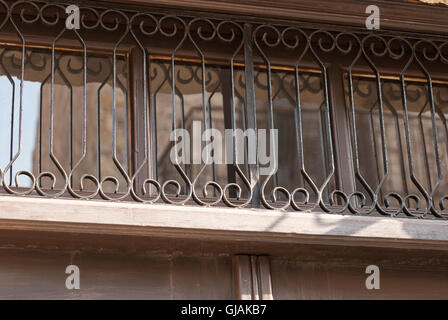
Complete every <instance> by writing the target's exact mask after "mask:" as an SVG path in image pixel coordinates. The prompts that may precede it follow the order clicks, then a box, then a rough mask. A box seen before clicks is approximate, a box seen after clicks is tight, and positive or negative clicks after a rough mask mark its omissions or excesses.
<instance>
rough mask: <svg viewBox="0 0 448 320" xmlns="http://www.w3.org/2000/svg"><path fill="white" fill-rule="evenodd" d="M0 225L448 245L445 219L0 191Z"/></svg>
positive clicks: (275, 239) (343, 242) (358, 243)
mask: <svg viewBox="0 0 448 320" xmlns="http://www.w3.org/2000/svg"><path fill="white" fill-rule="evenodd" d="M0 230H33V231H57V232H71V233H90V234H92V233H93V234H112V235H133V236H157V237H165V238H177V239H209V240H225V241H227V240H229V241H256V242H264V243H278V244H280V243H284V244H285V243H314V244H329V243H331V244H332V245H349V246H369V247H389V248H414V249H416V248H419V249H436V250H448V246H447V244H448V221H447V220H437V219H427V220H425V219H409V218H390V217H365V216H354V215H331V214H324V213H319V212H283V211H275V210H266V209H234V208H223V207H214V208H207V207H200V206H176V205H165V204H156V205H146V204H139V203H125V202H112V201H83V200H68V199H47V198H27V197H13V196H1V197H0Z"/></svg>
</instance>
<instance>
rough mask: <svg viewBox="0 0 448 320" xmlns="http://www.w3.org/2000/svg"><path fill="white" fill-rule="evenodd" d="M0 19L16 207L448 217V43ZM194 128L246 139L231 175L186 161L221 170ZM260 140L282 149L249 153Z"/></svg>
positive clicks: (214, 20) (260, 27)
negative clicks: (49, 200)
mask: <svg viewBox="0 0 448 320" xmlns="http://www.w3.org/2000/svg"><path fill="white" fill-rule="evenodd" d="M70 4H77V5H78V6H79V8H80V28H79V29H68V28H67V26H66V24H65V22H66V18H67V13H66V11H65V10H66V7H67V6H68V5H70ZM0 7H1V13H0V36H1V37H2V38H1V39H2V40H1V48H0V50H1V53H0V67H1V68H0V69H1V70H0V96H1V97H2V98H1V99H2V103H1V104H0V150H1V157H0V178H1V186H2V188H1V193H2V194H13V195H22V196H26V195H30V196H32V195H35V196H44V197H54V198H56V197H73V198H78V199H106V200H115V201H120V200H122V201H138V202H143V203H156V202H160V203H170V204H186V203H189V202H195V203H197V204H199V205H205V206H220V205H226V206H229V207H254V208H259V207H265V208H270V209H286V210H298V211H307V210H323V211H325V212H330V213H346V212H347V213H348V212H351V213H356V214H383V215H390V216H396V215H400V216H413V217H425V216H428V217H437V218H446V217H447V212H448V211H447V209H446V203H447V201H448V195H447V191H448V158H447V155H448V139H447V137H448V128H447V123H446V116H447V113H448V82H447V81H448V68H447V64H448V40H447V39H445V38H441V37H435V36H418V35H408V34H404V33H397V32H396V33H390V32H370V31H367V30H362V29H356V28H351V29H350V28H345V29H342V28H340V27H334V26H326V27H322V26H319V27H316V26H313V25H310V24H303V23H299V22H286V21H270V20H269V21H267V20H265V21H263V20H261V19H260V20H257V19H254V18H250V19H249V18H248V19H246V20H245V19H243V18H241V17H230V16H224V15H214V14H210V15H204V14H200V15H199V14H198V15H196V14H194V13H185V12H184V13H179V14H177V13H176V14H173V13H172V12H170V13H168V12H163V10H156V9H151V8H139V7H132V6H125V5H114V6H113V8H112V7H111V5H106V4H101V3H100V2H97V1H95V2H93V1H91V2H80V3H76V2H75V1H73V3H63V2H59V1H57V2H42V1H1V0H0ZM195 121H199V124H200V127H199V132H200V133H202V132H204V131H205V130H206V129H215V130H217V131H218V132H219V133H221V134H222V136H224V132H225V131H226V130H228V131H230V133H231V136H230V140H228V141H226V142H230V144H227V145H226V148H227V149H226V151H227V153H226V155H229V154H230V156H229V157H227V158H226V160H228V161H227V162H222V163H217V162H207V161H202V162H199V163H197V162H196V163H195V162H193V163H191V161H190V162H189V161H180V160H179V158H181V159H183V160H185V159H186V158H182V157H181V155H180V153H182V152H187V153H190V154H191V157H192V158H194V157H195V156H197V155H198V154H202V153H203V152H205V154H206V155H208V156H207V157H208V158H207V157H206V159H209V158H210V157H213V158H215V157H216V155H217V152H218V150H215V148H212V146H213V147H214V146H215V145H214V144H212V138H211V136H208V135H205V137H200V138H199V139H200V140H202V141H199V142H198V145H199V147H198V148H197V149H194V146H193V145H192V144H194V143H195V142H194V139H195V138H194V137H193V140H188V139H187V137H186V136H185V132H189V133H191V134H192V136H193V133H194V130H197V127H196V129H195ZM179 129H184V130H185V131H180V130H179ZM249 129H253V130H255V129H268V130H269V129H275V130H277V132H278V139H275V138H274V136H269V138H268V140H267V142H266V144H267V145H262V144H261V143H260V141H259V140H257V139H255V140H250V139H249V137H246V138H245V139H243V140H242V141H243V144H242V145H241V146H240V147H238V145H237V141H236V138H235V137H236V136H237V135H236V133H237V131H238V130H240V132H243V133H244V132H247V130H249ZM179 132H181V134H180V136H178V137H177V139H174V140H173V139H170V135H172V134H173V133H174V134H177V133H179ZM201 138H203V139H201ZM214 138H215V136H214ZM172 140H173V141H172ZM254 141H255V142H254ZM196 142H197V141H196ZM213 142H214V141H213ZM262 148H265V149H266V148H267V149H268V150H270V152H269V151H267V152H266V156H267V157H268V159H270V160H275V161H274V162H275V169H274V170H263V168H265V167H266V166H269V165H270V164H271V163H267V162H266V161H264V162H263V161H262V160H263V159H261V158H259V153H258V149H262ZM269 148H271V149H269ZM211 149H213V150H212V151H211ZM198 150H199V151H198ZM173 152H174V153H173ZM254 152H256V156H255V161H254V162H251V161H249V159H250V158H251V157H252V156H253V155H252V153H254ZM173 154H174V158H173ZM173 159H174V160H173ZM238 159H239V160H238ZM264 160H266V159H264ZM266 172H267V173H266Z"/></svg>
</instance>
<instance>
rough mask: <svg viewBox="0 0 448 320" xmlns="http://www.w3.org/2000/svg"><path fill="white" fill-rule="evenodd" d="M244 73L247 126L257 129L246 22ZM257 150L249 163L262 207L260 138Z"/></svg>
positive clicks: (254, 204)
mask: <svg viewBox="0 0 448 320" xmlns="http://www.w3.org/2000/svg"><path fill="white" fill-rule="evenodd" d="M244 61H245V64H244V65H245V67H244V73H245V79H246V108H247V109H246V110H247V128H248V129H252V130H255V131H256V130H257V115H256V112H257V110H256V105H255V84H254V81H255V80H254V60H253V46H252V25H251V24H249V23H245V24H244ZM255 139H256V140H257V145H256V146H255V150H256V152H257V154H256V155H255V157H254V159H255V160H256V161H255V163H250V164H249V170H250V174H249V181H250V184H251V186H252V188H253V189H252V190H253V197H252V207H253V208H259V207H260V172H259V166H258V139H257V137H255Z"/></svg>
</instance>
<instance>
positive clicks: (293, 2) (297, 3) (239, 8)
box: [106, 0, 448, 35]
mask: <svg viewBox="0 0 448 320" xmlns="http://www.w3.org/2000/svg"><path fill="white" fill-rule="evenodd" d="M106 1H108V2H115V3H123V4H124V3H126V4H136V5H145V6H152V7H159V8H165V9H170V8H173V9H181V10H194V11H203V12H212V13H223V14H236V15H241V16H252V17H258V18H260V17H261V18H272V19H283V20H293V21H297V20H299V21H303V22H308V23H317V24H319V23H330V24H336V25H341V26H353V27H360V28H364V26H365V19H366V17H367V14H366V13H365V9H366V7H367V6H368V5H377V6H378V7H379V8H380V13H381V29H384V30H401V31H411V32H419V33H431V34H440V35H448V19H447V16H448V6H446V5H443V4H427V3H422V2H415V1H412V2H411V1H404V0H369V1H360V0H343V1H334V0H319V1H315V0H277V1H270V0H126V1H124V0H106Z"/></svg>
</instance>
